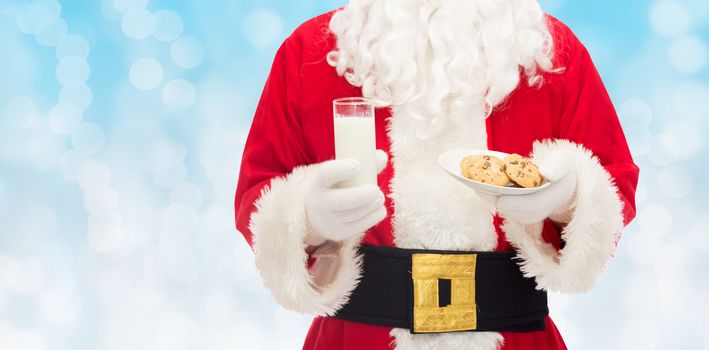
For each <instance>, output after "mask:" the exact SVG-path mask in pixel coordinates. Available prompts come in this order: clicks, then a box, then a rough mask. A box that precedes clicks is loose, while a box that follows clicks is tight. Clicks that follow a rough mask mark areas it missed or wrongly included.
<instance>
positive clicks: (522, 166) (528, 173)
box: [504, 154, 544, 188]
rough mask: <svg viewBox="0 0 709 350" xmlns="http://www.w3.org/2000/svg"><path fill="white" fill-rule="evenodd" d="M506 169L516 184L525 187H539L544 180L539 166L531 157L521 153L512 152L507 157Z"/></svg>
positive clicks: (505, 161)
mask: <svg viewBox="0 0 709 350" xmlns="http://www.w3.org/2000/svg"><path fill="white" fill-rule="evenodd" d="M504 169H505V173H506V174H507V176H508V177H509V178H510V179H511V180H512V181H513V182H514V183H515V184H517V185H519V186H521V187H524V188H534V187H539V186H540V185H541V184H542V182H543V181H544V178H543V177H542V174H541V173H540V172H539V167H537V165H536V164H534V162H533V161H532V160H531V159H529V158H525V157H522V156H520V155H519V154H510V155H508V156H507V157H505V160H504Z"/></svg>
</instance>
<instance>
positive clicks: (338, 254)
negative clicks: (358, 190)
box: [249, 165, 362, 316]
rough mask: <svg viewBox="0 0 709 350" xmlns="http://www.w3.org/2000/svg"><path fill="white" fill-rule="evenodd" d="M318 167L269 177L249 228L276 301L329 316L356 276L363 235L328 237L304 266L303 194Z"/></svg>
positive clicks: (344, 299) (342, 301)
mask: <svg viewBox="0 0 709 350" xmlns="http://www.w3.org/2000/svg"><path fill="white" fill-rule="evenodd" d="M317 168H318V165H310V166H304V167H299V168H296V169H294V170H293V172H291V173H290V174H289V175H288V176H286V177H279V178H274V179H273V180H271V183H270V186H269V187H266V188H265V189H264V190H263V192H262V193H261V197H260V198H259V199H258V200H257V201H256V208H257V209H256V211H254V212H253V214H252V215H251V222H250V224H249V228H250V229H251V232H252V233H253V248H254V254H255V260H256V267H257V268H258V270H259V273H260V274H261V278H262V279H263V282H264V284H265V285H266V287H267V288H268V289H270V290H271V293H272V294H273V296H274V298H275V299H276V301H277V302H278V303H279V304H281V305H282V306H283V307H285V308H287V309H290V310H293V311H297V312H302V313H307V314H314V315H319V316H331V315H333V314H335V313H336V312H337V310H339V309H340V308H341V307H342V306H343V305H344V304H346V303H347V301H348V300H349V296H350V294H351V293H352V291H353V290H354V288H355V287H356V286H357V284H358V282H359V278H360V273H361V264H362V263H361V257H360V256H359V255H358V254H357V247H358V246H359V242H360V239H361V237H355V238H352V239H349V240H346V241H343V242H340V243H334V242H329V243H326V244H325V245H324V246H322V247H320V248H319V249H318V250H316V251H315V252H314V253H312V255H313V256H316V257H317V258H318V259H317V262H316V263H315V266H312V267H311V268H310V270H309V269H308V266H307V262H308V258H309V255H308V253H307V252H306V244H305V237H306V235H307V234H308V225H307V220H306V215H305V196H306V191H307V189H308V188H309V186H310V184H311V183H312V181H313V179H314V177H315V173H316V171H317ZM323 281H325V282H323Z"/></svg>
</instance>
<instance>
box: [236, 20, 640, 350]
mask: <svg viewBox="0 0 709 350" xmlns="http://www.w3.org/2000/svg"><path fill="white" fill-rule="evenodd" d="M330 16H331V13H330V14H326V15H323V16H320V17H317V18H315V19H313V20H310V21H308V22H306V23H305V24H304V25H302V26H301V27H300V28H298V29H297V30H296V31H295V32H294V33H293V34H292V35H291V36H290V37H289V38H288V39H287V40H286V41H285V42H284V44H283V45H282V47H281V48H280V49H279V51H278V53H277V55H276V58H275V61H274V63H273V68H272V71H271V74H270V76H269V78H268V81H267V83H266V86H265V88H264V92H263V96H262V98H261V101H260V103H259V106H258V109H257V111H256V114H255V117H254V121H253V124H252V127H251V131H250V133H249V137H248V139H247V143H246V146H245V150H244V155H243V160H242V165H241V169H240V176H239V182H238V188H237V192H236V198H235V213H236V227H237V229H238V230H239V231H240V232H241V233H242V234H243V235H244V237H245V238H246V240H247V242H249V244H251V243H252V239H251V238H252V234H251V232H250V230H249V227H248V226H249V218H250V215H251V213H252V212H253V210H254V209H255V208H254V201H255V200H256V199H258V198H259V196H260V194H261V191H262V189H263V188H264V186H266V185H267V184H268V183H269V181H270V180H271V179H272V178H273V177H275V176H285V175H287V174H288V173H289V172H291V170H292V169H293V168H294V167H296V166H299V165H306V164H314V163H319V162H322V161H326V160H329V159H332V158H334V134H333V121H332V100H334V99H336V98H340V97H351V96H361V91H360V89H358V88H355V87H353V86H351V85H349V84H348V83H347V82H346V81H345V80H344V79H343V78H341V77H339V76H337V74H336V72H335V70H334V69H333V68H332V67H330V66H329V65H328V64H327V62H326V61H325V55H326V54H327V53H328V52H329V51H331V50H332V49H333V48H334V44H335V40H334V38H333V37H332V35H329V34H327V33H328V30H327V25H328V22H329V19H330ZM549 21H550V25H551V28H552V32H553V35H554V38H555V43H556V53H557V55H556V59H555V61H556V63H557V66H560V67H565V68H566V70H565V71H564V72H563V73H548V74H545V75H544V78H545V84H544V85H543V87H542V88H541V89H537V88H531V87H527V86H525V85H524V84H522V85H520V87H519V88H518V89H517V90H516V91H515V92H513V94H512V95H511V96H510V97H509V99H508V100H507V101H506V102H505V103H504V104H503V105H502V106H500V107H499V108H497V109H496V110H495V112H494V113H493V115H492V116H491V117H490V118H489V119H488V121H487V128H488V137H489V139H488V144H489V147H490V149H494V150H499V151H503V152H515V153H520V154H529V153H530V151H531V146H532V143H533V142H534V141H536V140H541V139H548V138H564V139H568V140H571V141H574V142H576V143H579V144H583V145H584V146H585V147H586V148H588V149H590V150H592V151H593V152H594V154H595V155H596V156H598V158H599V159H600V161H601V163H602V165H603V166H604V167H605V168H606V169H607V170H608V172H609V173H610V174H611V175H612V176H613V178H614V179H615V182H616V184H617V187H618V193H619V195H620V197H621V199H622V201H623V202H624V204H625V211H624V218H625V221H626V223H627V222H629V221H630V220H631V219H632V218H633V217H634V216H635V203H634V197H635V185H636V183H637V179H638V168H637V167H636V166H635V164H634V163H633V160H632V158H631V155H630V152H629V151H628V147H627V144H626V140H625V137H624V135H623V132H622V129H621V127H620V123H619V121H618V117H617V115H616V113H615V110H614V108H613V106H612V104H611V101H610V98H609V97H608V94H607V92H606V90H605V88H604V86H603V83H602V81H601V79H600V77H599V75H598V73H597V71H596V69H595V67H594V65H593V62H592V61H591V58H590V57H589V55H588V52H587V51H586V49H585V48H584V47H583V45H582V44H581V43H580V42H579V41H578V39H577V38H576V37H575V36H574V35H573V33H572V32H571V31H570V30H569V29H568V28H567V27H566V26H565V25H563V24H562V23H560V22H559V21H557V20H556V19H554V18H552V17H549ZM389 117H390V112H388V111H387V110H381V111H378V112H377V116H376V128H377V147H378V148H379V149H383V150H385V151H387V152H388V150H389V146H390V144H389V140H388V138H387V132H386V124H387V119H388V118H389ZM392 175H393V169H392V167H391V165H390V166H389V167H388V168H387V169H385V170H384V171H383V172H382V173H381V174H380V175H379V185H380V187H381V189H382V191H384V192H385V193H386V194H388V193H389V182H390V180H391V178H392ZM387 198H388V197H387ZM386 205H387V208H388V210H389V213H390V214H391V213H393V212H394V211H393V207H392V202H391V200H390V199H387V202H386ZM501 221H502V220H500V219H499V218H496V220H495V224H496V229H497V232H498V234H500V239H499V241H498V243H499V247H498V250H510V249H511V247H510V245H509V244H508V243H507V242H506V240H504V233H503V232H502V230H501V229H500V224H501V223H502V222H501ZM543 235H544V237H545V239H546V240H547V241H549V242H551V243H552V244H554V245H555V246H557V247H558V244H559V242H558V241H559V234H558V229H557V228H556V227H555V226H554V225H553V224H548V225H545V230H544V234H543ZM363 244H366V245H379V246H393V245H394V243H393V236H392V233H391V222H390V220H389V218H387V219H386V220H384V221H383V222H382V223H380V224H379V225H377V226H376V227H374V228H372V229H370V230H369V232H367V234H366V236H365V238H364V242H363ZM547 324H548V327H547V329H546V330H545V331H541V332H532V333H504V336H505V347H504V348H503V349H522V350H534V349H539V350H541V349H544V350H549V349H566V347H565V345H564V342H563V340H562V338H561V336H560V335H559V332H558V331H557V329H556V327H555V326H554V325H553V322H552V321H551V319H548V320H547ZM389 330H390V329H388V328H385V327H376V326H370V325H365V324H358V323H352V322H347V321H342V320H338V319H334V318H316V319H315V320H314V321H313V324H312V327H311V329H310V331H309V333H308V335H307V337H306V340H305V343H304V349H389V348H390V343H391V340H392V339H391V338H390V337H389Z"/></svg>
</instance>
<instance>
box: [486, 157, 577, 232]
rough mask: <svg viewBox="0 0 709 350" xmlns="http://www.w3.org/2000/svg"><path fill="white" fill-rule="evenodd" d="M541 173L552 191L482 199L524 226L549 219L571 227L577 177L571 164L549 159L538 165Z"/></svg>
mask: <svg viewBox="0 0 709 350" xmlns="http://www.w3.org/2000/svg"><path fill="white" fill-rule="evenodd" d="M538 165H539V171H540V173H541V174H542V176H544V178H545V179H546V180H547V181H549V182H551V184H550V185H549V187H547V188H545V189H543V190H541V191H538V192H535V193H531V194H526V195H516V196H515V195H501V196H496V195H490V194H484V193H479V195H480V197H481V198H483V199H484V200H486V201H487V202H489V203H491V204H492V205H494V206H495V207H497V211H498V212H499V213H500V214H501V215H502V216H503V217H504V218H506V219H510V220H514V221H517V222H519V223H522V224H526V225H528V224H534V223H538V222H541V221H544V220H545V219H547V218H550V219H552V220H554V221H557V222H561V223H568V222H569V221H570V215H571V210H572V208H571V207H572V205H573V203H574V196H575V194H576V174H575V173H574V172H573V171H572V169H571V164H570V163H569V161H568V160H566V159H562V158H560V157H558V156H553V155H552V156H549V157H547V158H546V159H545V160H544V162H543V163H538Z"/></svg>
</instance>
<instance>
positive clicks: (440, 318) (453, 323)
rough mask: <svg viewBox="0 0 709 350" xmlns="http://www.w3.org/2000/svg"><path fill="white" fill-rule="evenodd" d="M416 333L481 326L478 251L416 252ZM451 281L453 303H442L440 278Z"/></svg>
mask: <svg viewBox="0 0 709 350" xmlns="http://www.w3.org/2000/svg"><path fill="white" fill-rule="evenodd" d="M411 261H412V270H411V273H412V277H413V288H414V322H413V327H414V329H413V331H414V333H438V332H455V331H469V330H475V329H477V324H478V320H477V308H476V306H475V265H476V262H477V255H476V254H412V256H411ZM441 279H446V280H450V281H451V282H450V283H451V298H450V305H447V306H440V300H439V292H438V285H439V280H441Z"/></svg>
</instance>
